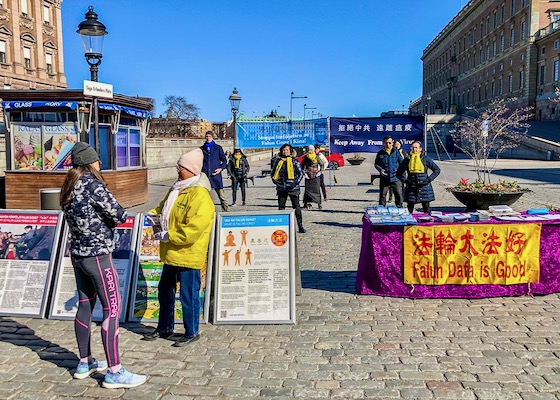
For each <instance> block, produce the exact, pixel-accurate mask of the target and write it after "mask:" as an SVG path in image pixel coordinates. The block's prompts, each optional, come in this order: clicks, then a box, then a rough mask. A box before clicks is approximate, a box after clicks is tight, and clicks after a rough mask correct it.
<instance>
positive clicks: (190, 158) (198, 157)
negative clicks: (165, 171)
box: [177, 149, 204, 175]
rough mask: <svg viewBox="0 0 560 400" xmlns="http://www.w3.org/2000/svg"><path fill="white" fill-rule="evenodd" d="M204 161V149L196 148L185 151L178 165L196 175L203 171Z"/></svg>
mask: <svg viewBox="0 0 560 400" xmlns="http://www.w3.org/2000/svg"><path fill="white" fill-rule="evenodd" d="M203 161H204V154H202V150H200V149H194V150H191V151H189V152H188V153H185V154H183V155H182V156H181V158H179V161H177V165H179V166H181V167H183V168H186V169H188V170H189V171H191V172H192V173H193V174H195V175H200V171H202V162H203Z"/></svg>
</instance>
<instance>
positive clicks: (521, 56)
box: [519, 53, 525, 61]
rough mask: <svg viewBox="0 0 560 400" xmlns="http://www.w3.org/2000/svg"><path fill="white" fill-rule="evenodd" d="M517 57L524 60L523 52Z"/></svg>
mask: <svg viewBox="0 0 560 400" xmlns="http://www.w3.org/2000/svg"><path fill="white" fill-rule="evenodd" d="M519 58H521V61H524V60H525V54H524V53H521V55H520V56H519Z"/></svg>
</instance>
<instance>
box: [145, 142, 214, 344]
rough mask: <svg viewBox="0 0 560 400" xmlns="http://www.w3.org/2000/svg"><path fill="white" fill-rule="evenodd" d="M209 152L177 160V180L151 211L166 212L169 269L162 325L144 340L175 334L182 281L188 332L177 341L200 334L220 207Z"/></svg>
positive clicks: (161, 235) (164, 252) (162, 284)
mask: <svg viewBox="0 0 560 400" xmlns="http://www.w3.org/2000/svg"><path fill="white" fill-rule="evenodd" d="M203 159H204V155H203V153H202V150H200V149H195V150H192V151H189V152H188V153H186V154H183V155H182V156H181V158H179V161H177V175H178V179H177V182H175V183H174V184H173V187H172V188H171V189H170V190H169V192H167V195H166V196H165V198H164V199H163V200H162V201H161V203H160V204H159V206H157V207H156V208H154V209H152V210H150V211H149V212H150V213H153V214H158V215H160V221H161V228H162V231H161V232H158V233H157V234H156V239H159V240H160V248H159V256H160V259H161V261H162V262H163V263H164V264H163V271H162V273H161V278H160V281H159V285H158V300H159V306H160V311H159V318H158V324H157V328H156V329H155V330H154V331H153V332H150V333H147V334H145V335H144V340H156V339H158V338H160V337H161V338H169V337H170V336H171V335H173V330H174V327H175V317H174V312H175V291H176V288H177V282H179V283H180V289H179V290H180V296H179V297H180V300H181V306H182V310H183V325H184V327H185V334H184V335H182V336H181V337H180V338H179V339H177V340H176V341H175V343H174V344H173V346H175V347H182V346H186V345H188V344H189V343H192V342H194V341H195V340H198V338H199V321H200V294H199V292H200V279H201V277H200V270H201V269H202V268H204V266H205V264H206V257H207V254H208V243H209V242H210V232H211V231H212V224H213V222H214V213H215V211H216V208H215V206H214V202H213V201H212V198H211V197H210V190H211V186H210V182H209V181H208V178H207V177H206V175H205V174H204V173H202V172H201V171H202V162H203Z"/></svg>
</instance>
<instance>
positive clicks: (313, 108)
mask: <svg viewBox="0 0 560 400" xmlns="http://www.w3.org/2000/svg"><path fill="white" fill-rule="evenodd" d="M316 109H317V107H307V104H304V105H303V121H305V115H306V114H305V112H306V111H307V110H316ZM312 112H313V111H312Z"/></svg>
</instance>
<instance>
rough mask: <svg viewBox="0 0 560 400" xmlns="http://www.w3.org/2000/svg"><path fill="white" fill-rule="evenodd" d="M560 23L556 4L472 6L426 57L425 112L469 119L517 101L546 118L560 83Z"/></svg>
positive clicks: (476, 1)
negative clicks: (494, 104)
mask: <svg viewBox="0 0 560 400" xmlns="http://www.w3.org/2000/svg"><path fill="white" fill-rule="evenodd" d="M558 18H560V2H558V1H553V0H471V1H469V3H468V4H467V5H466V6H465V7H464V8H463V9H462V10H461V11H460V12H459V13H458V14H457V16H455V18H453V20H452V21H451V22H450V23H449V24H448V25H447V26H446V27H445V28H444V29H443V30H442V31H441V32H440V33H439V34H438V35H437V36H436V37H435V38H434V40H432V42H431V43H430V44H429V45H428V46H427V47H426V49H425V50H424V52H423V55H422V63H423V85H422V97H421V107H419V108H421V109H423V110H424V112H427V113H463V112H465V111H466V110H468V109H470V108H481V107H485V106H486V105H488V104H489V102H490V101H492V99H495V98H502V97H505V98H511V97H515V98H517V99H518V100H517V101H518V103H519V105H520V106H525V105H531V106H534V107H536V110H537V112H536V116H537V118H539V116H543V115H544V114H543V113H542V112H541V113H539V112H538V107H540V106H542V104H540V103H539V102H541V103H542V100H544V97H546V96H548V97H546V101H548V102H550V100H549V98H550V94H551V93H552V95H553V93H554V87H555V85H556V84H557V80H558V51H557V50H558V47H559V46H558V44H556V46H557V47H556V49H555V48H554V46H555V42H556V40H557V39H558V38H560V32H557V31H556V30H555V29H553V26H554V24H555V23H556V21H557V20H558ZM543 48H544V50H543ZM554 60H556V64H554ZM554 68H556V70H554ZM554 71H556V72H554ZM554 78H556V81H554ZM543 96H544V97H543ZM551 113H552V112H548V114H547V115H549V114H551Z"/></svg>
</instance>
